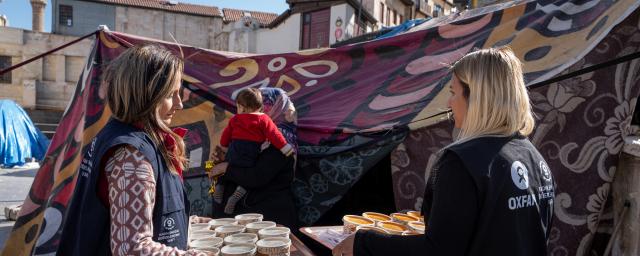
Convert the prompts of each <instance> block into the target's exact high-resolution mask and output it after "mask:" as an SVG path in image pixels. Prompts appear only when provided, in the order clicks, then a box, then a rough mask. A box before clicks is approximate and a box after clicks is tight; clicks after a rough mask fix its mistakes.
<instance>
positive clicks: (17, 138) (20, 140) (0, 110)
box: [0, 100, 49, 167]
mask: <svg viewBox="0 0 640 256" xmlns="http://www.w3.org/2000/svg"><path fill="white" fill-rule="evenodd" d="M48 146H49V139H47V137H46V136H44V134H43V133H42V132H41V131H40V130H39V129H38V128H37V127H35V126H34V125H33V122H31V119H30V118H29V115H27V112H25V111H24V109H22V107H20V105H18V104H16V103H15V102H14V101H12V100H0V166H4V167H13V166H16V165H24V164H25V160H26V159H28V158H32V157H33V158H35V159H37V160H42V158H44V153H45V152H46V151H47V147H48Z"/></svg>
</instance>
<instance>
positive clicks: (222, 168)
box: [209, 162, 229, 178]
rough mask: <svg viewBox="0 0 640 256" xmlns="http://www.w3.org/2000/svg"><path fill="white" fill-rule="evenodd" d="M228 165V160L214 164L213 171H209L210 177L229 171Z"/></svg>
mask: <svg viewBox="0 0 640 256" xmlns="http://www.w3.org/2000/svg"><path fill="white" fill-rule="evenodd" d="M228 165H229V163H227V162H222V163H219V164H216V165H214V166H213V168H211V171H210V172H209V178H213V177H217V176H220V175H222V174H224V173H225V172H226V171H227V166H228Z"/></svg>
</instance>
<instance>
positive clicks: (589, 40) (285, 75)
mask: <svg viewBox="0 0 640 256" xmlns="http://www.w3.org/2000/svg"><path fill="white" fill-rule="evenodd" d="M639 4H640V2H638V1H635V0H619V1H597V0H590V1H583V0H575V1H568V0H558V1H514V2H509V3H505V4H500V5H494V6H491V7H487V8H482V9H476V10H472V11H468V12H463V13H461V14H454V15H450V16H446V17H441V18H436V19H432V20H430V21H428V22H425V23H424V24H421V25H419V26H417V27H416V28H414V29H412V32H410V33H405V34H401V35H398V36H395V37H390V38H385V39H380V40H375V41H370V42H365V43H361V44H353V45H347V46H344V47H340V48H335V49H314V50H309V51H301V52H296V53H284V54H271V55H254V54H238V53H225V52H218V51H211V50H206V49H198V48H194V47H189V46H184V45H183V46H178V45H176V44H174V43H168V42H160V41H155V40H151V39H147V38H140V37H136V36H133V35H126V34H121V33H117V32H104V31H103V32H100V33H99V34H98V36H97V39H96V44H95V47H94V49H93V51H92V53H91V55H90V56H89V59H88V61H87V64H86V65H85V66H84V70H83V71H82V75H81V78H80V79H79V82H78V85H77V86H76V91H75V94H74V96H73V97H72V99H71V102H70V103H69V105H68V108H67V110H66V111H65V114H64V116H63V119H62V121H61V123H60V126H59V127H58V129H57V131H56V135H55V137H54V138H53V140H52V142H51V145H50V147H49V149H48V152H47V154H46V157H45V160H44V162H43V165H42V167H41V168H40V170H39V171H38V175H37V176H36V178H35V180H34V183H33V186H32V188H31V191H30V193H29V196H28V197H27V198H26V199H25V202H24V205H23V207H22V211H21V212H20V216H19V218H18V221H17V222H16V224H15V226H14V229H13V231H12V234H11V236H10V238H9V240H8V241H7V246H6V247H5V248H4V251H3V255H11V256H13V255H28V254H36V255H44V254H52V253H55V252H56V249H57V244H58V240H59V235H60V232H62V231H61V230H59V229H60V227H61V224H62V223H63V222H64V221H65V212H66V208H67V206H68V204H69V199H70V198H71V195H72V193H73V191H74V187H75V182H76V177H77V168H78V166H79V161H80V156H81V153H82V151H83V147H84V146H85V145H86V144H87V143H88V142H89V141H91V139H92V138H93V137H94V136H95V135H96V134H97V133H98V132H99V131H100V129H102V127H103V126H104V125H105V123H106V122H107V120H108V119H109V117H110V110H109V109H108V108H107V107H105V105H104V94H105V89H106V86H108V85H105V84H101V83H100V77H101V73H102V71H103V68H104V65H105V64H106V63H109V61H110V60H112V59H114V58H115V57H117V56H118V55H119V54H120V53H121V52H122V51H124V50H125V49H126V48H127V47H130V46H131V45H135V44H144V43H150V42H154V43H158V44H162V45H163V46H165V47H167V48H168V49H170V50H171V51H173V52H175V53H176V54H180V55H181V56H183V57H184V58H185V75H184V76H183V77H184V83H183V90H182V95H183V101H184V106H185V108H184V110H182V111H181V112H180V113H178V114H177V115H176V118H175V119H174V121H175V125H178V126H187V127H189V128H190V129H191V131H192V132H190V133H189V134H188V135H187V137H186V140H187V152H188V153H189V155H188V157H189V161H190V162H189V167H190V169H189V170H188V171H186V172H185V175H186V177H187V179H200V180H199V181H198V180H194V181H187V184H189V186H190V188H191V191H190V195H191V196H197V195H204V193H203V192H202V187H203V184H204V183H205V182H202V180H201V179H202V178H201V176H202V169H203V168H202V166H203V162H204V161H205V160H207V158H208V157H209V155H210V154H211V151H212V149H213V148H214V147H215V146H216V144H217V143H218V141H219V138H220V131H221V130H222V128H223V127H224V126H225V125H226V122H227V120H228V118H229V117H230V116H231V113H233V112H235V107H234V104H233V103H234V98H235V95H236V94H237V92H238V91H239V90H241V89H243V88H247V87H278V88H282V89H283V90H285V91H286V92H287V94H288V95H289V96H290V98H291V100H292V101H293V103H294V104H295V107H296V110H297V113H298V126H297V127H298V129H297V133H298V134H297V135H298V146H299V148H298V149H299V158H298V162H299V164H298V166H297V167H298V168H297V170H296V174H297V177H296V181H295V184H294V192H295V196H296V198H297V201H298V206H299V208H300V209H301V210H300V211H299V212H300V219H301V220H302V221H303V223H304V224H310V223H312V222H314V221H315V220H317V219H318V218H319V216H320V215H322V214H323V213H324V212H325V211H326V210H327V209H329V208H330V207H331V206H332V205H333V204H334V203H335V202H336V201H337V200H339V198H340V197H341V195H342V194H343V193H344V192H345V191H347V190H348V189H349V188H350V187H351V186H352V185H353V184H354V183H355V182H356V181H357V180H359V179H360V177H361V176H362V175H363V174H364V173H366V171H367V170H368V168H369V167H370V166H372V165H373V164H374V163H373V162H375V161H377V160H378V159H381V158H382V157H383V156H384V154H387V152H389V151H390V150H391V148H393V147H394V146H395V145H394V144H398V143H399V142H400V141H401V140H402V138H404V137H405V135H406V131H407V130H406V127H409V128H411V129H418V128H422V127H427V126H430V125H432V124H433V123H434V121H433V119H428V120H426V121H421V120H423V119H424V118H425V117H427V116H431V115H433V114H434V113H436V112H438V111H440V109H441V108H443V107H444V106H445V101H446V97H447V92H446V90H442V88H444V87H445V86H447V83H448V82H449V79H450V76H449V71H448V69H447V67H446V65H443V63H445V64H446V63H451V62H453V61H455V60H456V59H458V58H459V57H461V56H463V55H464V54H466V53H468V52H470V51H473V50H474V48H487V47H492V46H500V45H506V44H508V45H511V47H512V48H513V49H514V50H515V52H516V54H517V56H518V57H519V58H520V59H522V60H523V61H524V67H525V76H526V79H527V82H536V81H542V80H545V79H547V78H550V77H553V76H555V75H557V74H558V73H560V72H562V71H565V70H566V69H567V68H568V67H570V66H572V65H574V63H576V62H577V61H578V60H580V59H583V57H584V56H585V55H586V54H587V53H589V52H592V50H593V49H594V47H595V46H596V45H597V44H598V43H600V42H601V41H602V39H603V38H604V37H605V36H606V35H608V34H609V33H610V32H611V29H612V28H613V27H614V26H615V25H617V24H618V23H620V22H621V21H622V20H624V19H625V18H626V17H627V16H628V15H629V14H630V13H632V12H633V11H635V10H636V9H637V7H638V5H639ZM610 48H611V49H614V48H615V47H614V46H610ZM600 51H603V50H602V49H600ZM588 61H589V60H588ZM633 67H635V66H632V67H630V68H633ZM622 78H626V76H621V79H622ZM596 90H597V89H596ZM557 91H558V92H562V90H561V89H560V87H559V89H558V90H557ZM564 92H566V90H565V91H564ZM541 94H542V95H546V94H547V92H546V91H544V92H541ZM583 94H584V95H587V94H589V91H588V90H586V91H585V92H583ZM593 95H597V96H600V95H601V94H599V93H598V92H597V91H596V92H595V93H594V94H593ZM614 95H616V97H617V99H618V98H619V99H622V98H623V97H626V96H627V95H631V94H628V93H627V91H622V92H621V93H620V95H617V94H614ZM583 97H584V96H583ZM599 100H600V101H601V102H604V101H610V100H612V99H611V97H603V98H600V99H599ZM564 101H565V100H564V99H563V98H558V99H557V100H556V99H554V100H553V101H552V103H553V104H551V103H549V105H550V106H552V107H554V109H555V108H557V111H556V112H557V115H560V113H565V112H566V111H569V109H570V108H572V107H573V105H577V108H581V107H583V106H585V105H589V104H591V103H592V102H594V101H584V102H577V101H579V100H571V99H568V100H566V102H564ZM600 101H598V102H600ZM576 102H577V103H576ZM627 104H628V105H629V109H630V107H631V104H632V102H631V100H629V101H628V103H627ZM618 105H622V103H618ZM575 111H579V110H574V112H575ZM591 111H592V112H591V113H589V116H588V117H587V118H589V119H588V120H589V122H590V123H594V122H595V123H598V122H603V125H605V123H608V124H609V127H611V128H609V129H607V130H606V132H607V133H608V134H607V133H603V135H602V136H601V137H602V138H598V139H594V140H593V141H590V142H589V143H585V142H579V143H578V142H575V143H576V144H575V145H574V144H566V145H560V146H561V148H559V149H557V151H558V152H555V153H557V154H558V155H557V156H556V159H558V161H561V164H564V163H565V162H566V163H567V164H568V165H569V166H571V168H575V170H576V171H577V172H578V173H576V174H579V173H580V172H582V171H583V169H584V168H582V167H584V165H583V164H582V161H577V159H576V158H575V157H576V155H577V154H582V155H580V158H578V159H587V161H591V162H592V163H602V164H604V165H605V166H610V165H608V164H609V160H607V159H608V158H607V157H604V156H605V154H604V153H602V152H603V151H602V150H600V148H599V147H598V146H600V145H602V144H604V145H608V146H609V148H608V149H607V152H610V151H616V150H619V149H617V147H616V143H617V140H616V139H615V138H610V137H612V136H618V135H619V134H620V133H622V131H621V132H620V133H617V132H616V130H615V127H616V126H619V125H620V124H623V123H624V122H625V120H623V119H621V118H623V117H624V116H623V115H624V113H625V108H624V107H621V108H620V110H619V111H618V112H619V113H620V114H619V115H620V116H619V117H618V119H615V120H611V121H608V120H607V119H608V118H609V116H605V115H604V113H601V112H602V111H601V110H598V109H595V110H591ZM565 115H566V114H565ZM600 119H602V120H600ZM549 121H550V122H551V118H550V119H549ZM574 122H575V120H572V119H570V116H569V115H566V123H564V125H563V126H564V130H563V132H566V131H570V132H577V133H579V132H580V130H582V129H584V128H585V127H580V130H579V131H575V130H573V129H574V128H573V125H574V124H575V123H574ZM549 125H550V126H555V125H552V124H549ZM558 126H559V124H558ZM570 126H571V127H570ZM587 127H588V126H587ZM552 128H553V127H552ZM440 133H441V132H440ZM582 135H584V134H582ZM580 138H586V137H580ZM546 140H547V139H546V138H545V136H542V141H546ZM545 146H547V147H551V148H552V149H553V146H549V145H545ZM581 148H588V149H592V150H590V151H586V152H582V149H581ZM548 150H551V149H548ZM598 150H600V151H598ZM611 171H612V170H610V169H606V170H603V171H602V172H599V173H601V175H605V174H608V175H609V176H610V175H611V173H612V172H611ZM583 173H584V172H583ZM394 175H395V174H394ZM581 184H582V183H581ZM598 187H599V186H598ZM605 190H606V189H605ZM310 191H311V192H312V193H309V192H310ZM603 191H604V190H603ZM191 199H192V202H193V204H197V205H193V207H194V209H197V210H199V209H204V210H203V211H206V207H207V204H205V203H203V202H202V201H198V200H194V198H191ZM195 199H198V198H195ZM200 199H202V198H200ZM571 199H572V200H573V202H578V201H580V200H582V198H575V197H574V198H571ZM563 202H565V203H564V204H559V205H563V206H566V207H565V208H568V209H572V208H571V206H569V205H568V204H567V201H566V200H565V201H563ZM574 205H575V203H574ZM596 208H597V207H596V206H594V209H596ZM567 212H569V213H571V214H572V215H571V216H573V212H572V211H569V210H567ZM586 218H587V217H586V215H585V217H584V220H582V219H579V220H580V221H584V222H585V223H586ZM571 221H574V220H573V219H571ZM559 237H561V238H560V239H564V238H565V237H566V235H565V234H564V233H561V234H560V236H559ZM589 239H590V238H589Z"/></svg>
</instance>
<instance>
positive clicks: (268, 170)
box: [224, 146, 293, 189]
mask: <svg viewBox="0 0 640 256" xmlns="http://www.w3.org/2000/svg"><path fill="white" fill-rule="evenodd" d="M292 158H293V157H292V156H289V157H287V156H285V155H283V154H282V153H281V152H280V150H277V149H276V148H274V147H273V146H270V147H269V148H267V149H265V150H264V151H262V152H261V153H260V155H258V159H257V161H256V164H255V166H253V167H249V168H243V167H238V166H233V167H231V166H230V167H228V168H227V172H226V173H225V174H224V178H225V179H227V180H230V181H232V182H234V183H236V184H238V185H239V186H242V187H244V188H246V189H255V188H260V187H263V186H266V185H267V184H269V182H271V180H272V179H273V178H274V177H275V176H276V175H278V172H280V171H281V170H283V169H285V166H286V165H288V164H291V161H292Z"/></svg>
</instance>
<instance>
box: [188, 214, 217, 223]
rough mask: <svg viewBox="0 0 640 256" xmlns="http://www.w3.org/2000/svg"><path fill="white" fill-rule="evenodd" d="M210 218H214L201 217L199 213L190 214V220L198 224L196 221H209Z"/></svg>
mask: <svg viewBox="0 0 640 256" xmlns="http://www.w3.org/2000/svg"><path fill="white" fill-rule="evenodd" d="M210 220H212V219H211V218H209V217H200V216H197V215H191V216H189V222H191V224H196V223H208V222H209V221H210Z"/></svg>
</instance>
